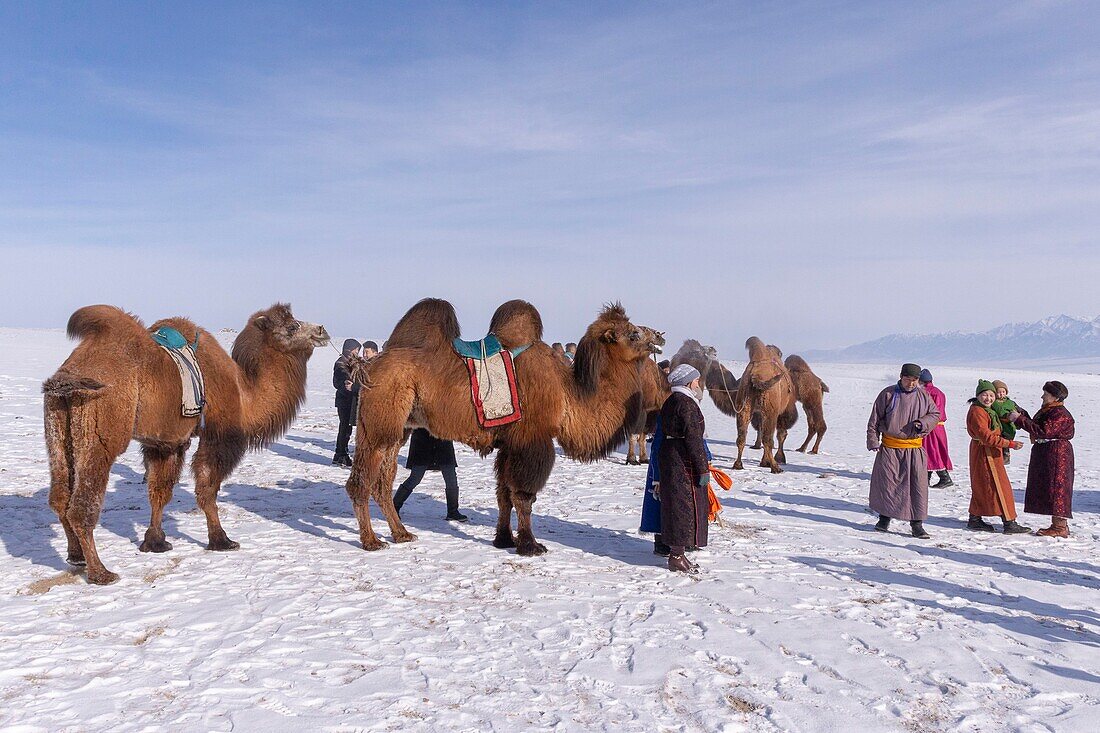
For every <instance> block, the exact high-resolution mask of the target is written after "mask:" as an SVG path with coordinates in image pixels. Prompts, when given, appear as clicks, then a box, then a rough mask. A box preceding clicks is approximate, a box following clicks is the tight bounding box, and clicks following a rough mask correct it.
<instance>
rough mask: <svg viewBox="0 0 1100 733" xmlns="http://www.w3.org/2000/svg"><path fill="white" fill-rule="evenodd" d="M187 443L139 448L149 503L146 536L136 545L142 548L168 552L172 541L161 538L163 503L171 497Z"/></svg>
mask: <svg viewBox="0 0 1100 733" xmlns="http://www.w3.org/2000/svg"><path fill="white" fill-rule="evenodd" d="M187 447H188V446H187V445H181V446H179V447H178V448H174V449H169V450H160V449H156V448H152V447H149V446H143V447H142V449H141V452H142V455H143V458H144V463H145V476H146V479H147V480H146V483H147V484H148V488H149V505H150V507H151V515H150V518H149V528H148V529H146V530H145V540H144V541H143V542H142V543H141V544H140V545H139V546H138V549H139V550H141V551H142V552H168V551H169V550H171V549H172V544H171V543H170V542H168V541H166V540H165V538H164V528H163V526H162V522H163V520H164V507H166V506H167V505H168V502H170V501H172V489H173V488H175V486H176V483H177V482H178V481H179V478H180V471H181V470H183V458H184V456H185V455H186V453H187Z"/></svg>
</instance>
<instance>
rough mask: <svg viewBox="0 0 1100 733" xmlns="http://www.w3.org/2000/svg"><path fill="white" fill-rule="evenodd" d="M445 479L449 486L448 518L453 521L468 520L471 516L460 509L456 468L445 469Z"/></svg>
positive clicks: (447, 493) (447, 491)
mask: <svg viewBox="0 0 1100 733" xmlns="http://www.w3.org/2000/svg"><path fill="white" fill-rule="evenodd" d="M443 479H444V481H445V483H446V487H447V488H446V495H447V520H448V521H451V522H465V521H467V520H468V519H469V517H467V516H466V515H465V514H463V513H462V512H460V511H458V476H457V475H456V473H455V469H454V468H450V470H447V469H444V470H443Z"/></svg>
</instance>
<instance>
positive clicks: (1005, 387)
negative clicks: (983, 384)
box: [993, 379, 1008, 394]
mask: <svg viewBox="0 0 1100 733" xmlns="http://www.w3.org/2000/svg"><path fill="white" fill-rule="evenodd" d="M993 386H994V387H995V388H996V389H1003V390H1004V391H1005V394H1008V385H1007V384H1005V383H1004V382H1002V381H1001V380H999V379H994V380H993Z"/></svg>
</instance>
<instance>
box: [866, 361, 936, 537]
mask: <svg viewBox="0 0 1100 733" xmlns="http://www.w3.org/2000/svg"><path fill="white" fill-rule="evenodd" d="M939 421H940V411H939V409H938V408H937V407H936V403H935V402H933V401H932V397H931V396H930V395H929V394H928V393H927V392H925V391H924V390H923V389H920V388H919V387H914V388H913V389H911V390H909V391H908V392H907V391H905V390H904V389H902V387H901V383H900V382H899V383H898V384H895V385H893V386H891V387H887V388H886V389H884V390H882V392H881V393H879V396H878V398H877V399H875V404H874V405H873V406H872V407H871V417H870V418H869V419H868V420H867V450H877V451H878V454H877V455H876V456H875V467H874V469H872V471H871V492H870V496H869V499H868V501H869V503H870V505H871V510H872V511H875V512H877V513H879V514H881V515H882V516H884V517H890V518H891V519H906V520H909V521H915V520H924V519H927V518H928V468H927V466H928V459H927V456H926V455H925V452H924V448H887V447H886V446H885V445H881V444H880V442H879V440H880V438H881V436H886V435H888V436H890V437H892V438H900V439H903V440H904V439H909V438H917V437H924V436H925V435H928V433H930V432H932V430H934V429H935V427H936V425H937V424H938V423H939ZM918 423H919V424H920V427H917V424H918Z"/></svg>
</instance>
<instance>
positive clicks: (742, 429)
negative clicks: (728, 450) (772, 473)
mask: <svg viewBox="0 0 1100 733" xmlns="http://www.w3.org/2000/svg"><path fill="white" fill-rule="evenodd" d="M748 434H749V425H748V421H746V420H745V419H743V418H742V417H741V414H740V413H738V415H737V460H736V461H734V462H733V467H734V469H735V470H737V471H741V470H743V469H744V468H745V464H744V463H742V462H741V458H742V456H744V454H745V440H746V438H747V437H748Z"/></svg>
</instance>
